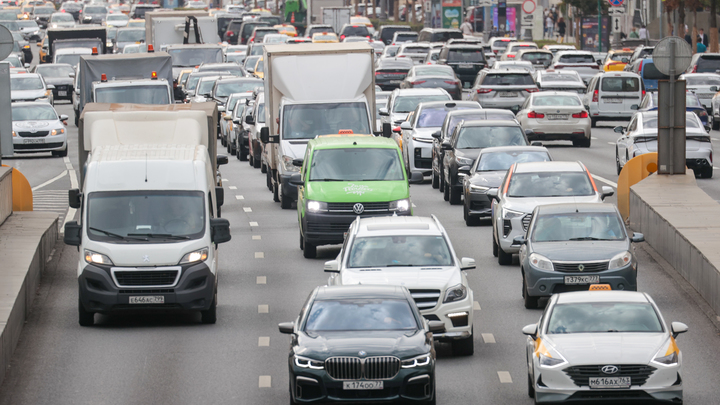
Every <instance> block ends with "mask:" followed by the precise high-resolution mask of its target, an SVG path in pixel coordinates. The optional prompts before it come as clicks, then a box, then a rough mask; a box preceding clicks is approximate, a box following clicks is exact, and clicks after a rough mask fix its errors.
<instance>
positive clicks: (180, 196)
mask: <svg viewBox="0 0 720 405" xmlns="http://www.w3.org/2000/svg"><path fill="white" fill-rule="evenodd" d="M143 173H144V171H143ZM204 207H205V198H204V194H203V193H202V192H201V191H167V190H163V191H146V190H144V191H122V192H117V191H103V192H94V193H90V195H89V199H88V203H87V230H88V236H89V237H90V239H92V240H97V241H108V242H111V241H112V242H133V241H142V242H145V243H147V241H148V240H149V241H155V240H158V241H161V242H163V243H167V242H168V239H172V240H175V239H176V240H184V239H198V238H200V237H202V236H203V235H204V234H205V209H204Z"/></svg>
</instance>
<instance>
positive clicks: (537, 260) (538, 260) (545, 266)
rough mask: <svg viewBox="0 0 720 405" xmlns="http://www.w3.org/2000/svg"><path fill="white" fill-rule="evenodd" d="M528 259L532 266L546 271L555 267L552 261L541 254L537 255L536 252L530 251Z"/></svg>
mask: <svg viewBox="0 0 720 405" xmlns="http://www.w3.org/2000/svg"><path fill="white" fill-rule="evenodd" d="M528 260H529V261H530V264H531V265H532V266H533V267H536V268H538V269H540V270H547V271H554V270H555V267H553V264H552V262H551V261H550V259H548V258H547V257H545V256H543V255H539V254H537V253H530V256H529V257H528Z"/></svg>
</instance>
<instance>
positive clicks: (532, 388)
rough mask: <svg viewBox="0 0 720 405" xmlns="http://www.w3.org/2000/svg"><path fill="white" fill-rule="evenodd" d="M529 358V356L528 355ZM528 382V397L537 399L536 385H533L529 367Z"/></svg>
mask: <svg viewBox="0 0 720 405" xmlns="http://www.w3.org/2000/svg"><path fill="white" fill-rule="evenodd" d="M526 356H527V354H526ZM527 382H528V391H527V392H528V396H529V397H530V398H535V385H534V384H533V378H532V375H531V374H530V366H528V373H527Z"/></svg>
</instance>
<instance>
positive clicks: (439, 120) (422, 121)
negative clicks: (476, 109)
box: [416, 107, 473, 128]
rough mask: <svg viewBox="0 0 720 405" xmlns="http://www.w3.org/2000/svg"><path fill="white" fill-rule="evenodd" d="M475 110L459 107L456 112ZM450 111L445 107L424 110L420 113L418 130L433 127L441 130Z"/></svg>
mask: <svg viewBox="0 0 720 405" xmlns="http://www.w3.org/2000/svg"><path fill="white" fill-rule="evenodd" d="M470 109H473V108H472V107H458V108H456V109H455V111H459V110H470ZM448 112H449V111H448V110H446V109H445V107H440V108H423V109H422V111H420V116H419V117H418V120H417V124H416V126H417V127H418V128H431V127H438V128H440V127H441V126H442V124H443V122H444V121H445V117H446V116H447V114H448Z"/></svg>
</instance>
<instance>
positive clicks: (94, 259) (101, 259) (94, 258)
mask: <svg viewBox="0 0 720 405" xmlns="http://www.w3.org/2000/svg"><path fill="white" fill-rule="evenodd" d="M85 261H86V262H88V263H95V264H109V265H113V262H112V260H110V258H109V257H107V256H105V255H104V254H102V253H97V252H93V251H92V250H87V249H85Z"/></svg>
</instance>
